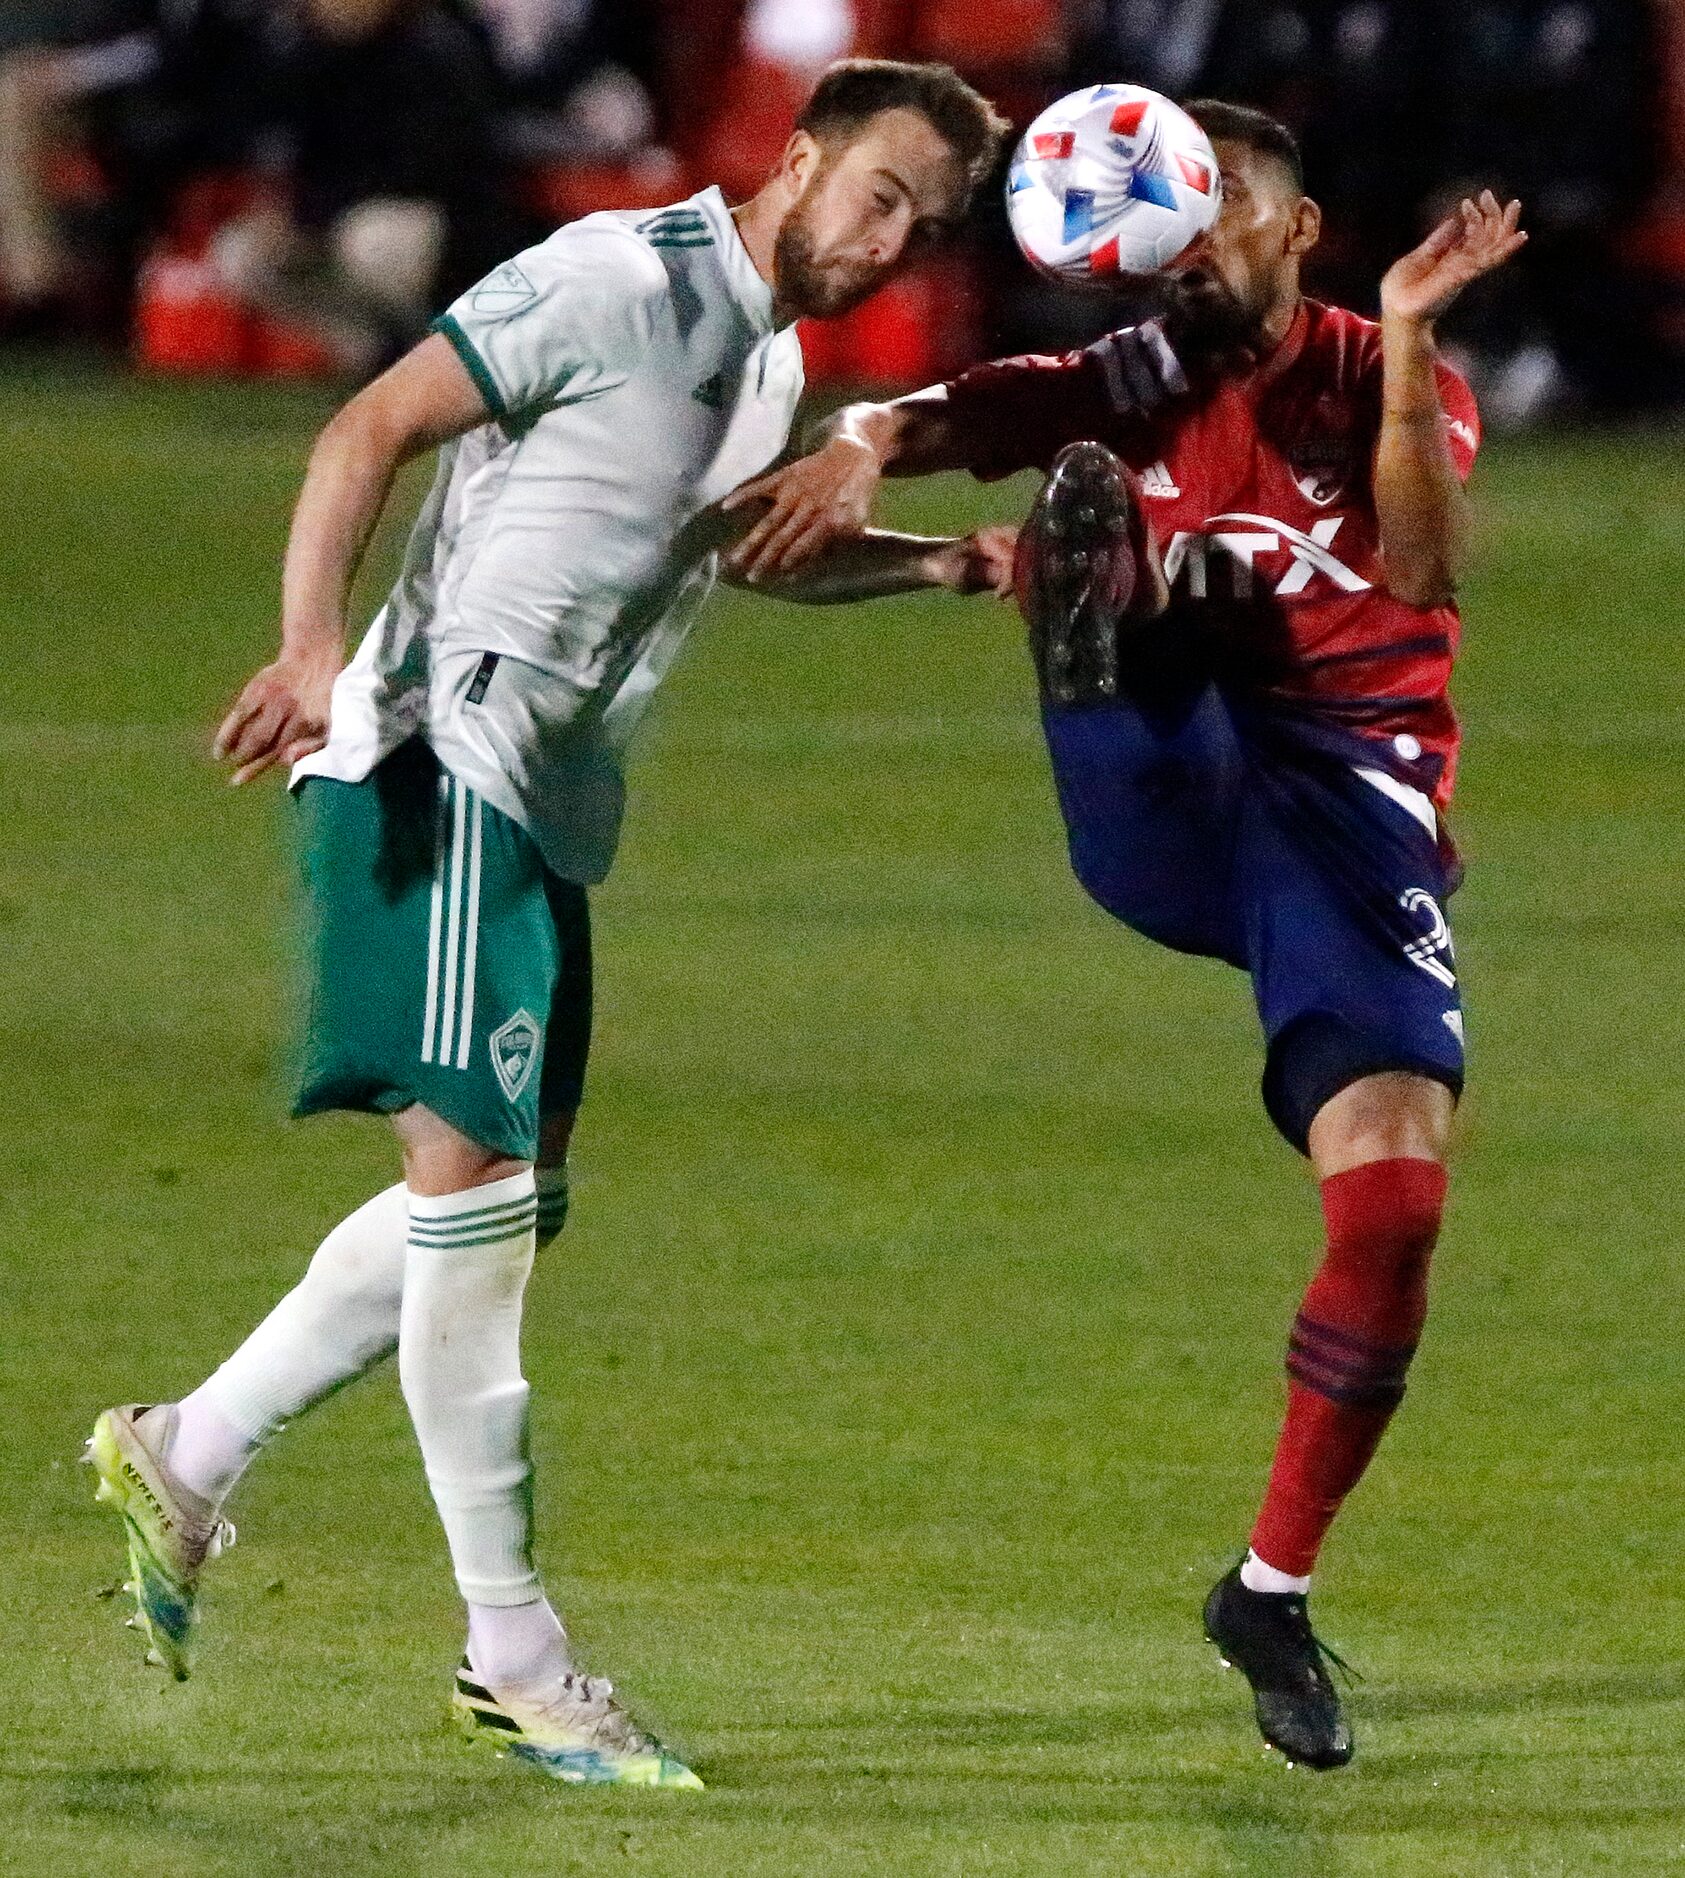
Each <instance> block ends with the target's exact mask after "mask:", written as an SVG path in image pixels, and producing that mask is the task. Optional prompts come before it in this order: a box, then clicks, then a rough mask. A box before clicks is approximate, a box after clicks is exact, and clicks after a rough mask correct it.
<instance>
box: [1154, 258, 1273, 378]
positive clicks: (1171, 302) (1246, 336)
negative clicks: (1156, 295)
mask: <svg viewBox="0 0 1685 1878" xmlns="http://www.w3.org/2000/svg"><path fill="white" fill-rule="evenodd" d="M1259 298H1260V299H1262V296H1259ZM1268 310H1269V309H1268V303H1267V301H1266V302H1264V303H1263V304H1260V305H1256V306H1254V305H1249V304H1248V302H1247V301H1246V300H1244V299H1242V298H1241V296H1240V295H1239V294H1237V293H1236V292H1235V291H1234V289H1233V288H1232V287H1230V286H1228V285H1227V283H1226V282H1224V281H1221V280H1218V279H1217V277H1216V276H1215V275H1213V274H1207V273H1203V272H1200V271H1197V270H1196V272H1195V273H1193V274H1191V275H1176V276H1174V277H1172V278H1171V279H1169V280H1167V281H1166V282H1165V283H1164V329H1165V333H1166V335H1167V336H1168V337H1169V339H1170V342H1171V344H1172V346H1174V348H1175V350H1176V355H1177V357H1178V358H1179V359H1181V360H1182V362H1183V363H1184V365H1192V364H1196V363H1199V364H1212V365H1225V364H1229V363H1236V364H1244V363H1245V362H1247V361H1248V360H1249V359H1250V360H1253V361H1255V360H1256V357H1257V354H1258V352H1259V350H1260V348H1261V346H1262V342H1263V332H1264V317H1265V314H1266V313H1267V312H1268Z"/></svg>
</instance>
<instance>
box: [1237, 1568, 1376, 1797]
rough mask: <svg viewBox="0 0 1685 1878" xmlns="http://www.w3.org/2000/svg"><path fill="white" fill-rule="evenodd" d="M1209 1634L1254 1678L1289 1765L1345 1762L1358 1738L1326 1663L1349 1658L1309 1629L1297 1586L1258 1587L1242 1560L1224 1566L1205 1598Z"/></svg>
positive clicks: (1263, 1713) (1261, 1717)
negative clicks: (1244, 1573) (1243, 1572)
mask: <svg viewBox="0 0 1685 1878" xmlns="http://www.w3.org/2000/svg"><path fill="white" fill-rule="evenodd" d="M1205 1635H1206V1639H1207V1641H1209V1642H1211V1643H1214V1644H1215V1645H1216V1646H1217V1653H1218V1655H1219V1656H1220V1657H1221V1658H1222V1659H1223V1667H1224V1668H1225V1669H1227V1668H1228V1667H1230V1665H1231V1664H1232V1665H1233V1666H1234V1667H1235V1668H1237V1669H1238V1670H1240V1672H1241V1674H1242V1675H1244V1676H1245V1678H1246V1680H1247V1681H1248V1682H1249V1683H1251V1685H1252V1698H1253V1706H1254V1708H1255V1709H1256V1711H1257V1715H1258V1732H1259V1733H1260V1734H1261V1735H1262V1736H1263V1737H1264V1740H1265V1742H1266V1743H1267V1744H1268V1745H1269V1746H1270V1747H1272V1748H1276V1749H1278V1750H1279V1751H1280V1752H1281V1753H1282V1754H1283V1755H1284V1756H1285V1757H1286V1759H1287V1761H1288V1762H1289V1764H1292V1763H1295V1762H1296V1763H1299V1764H1301V1765H1303V1766H1305V1767H1315V1768H1319V1769H1321V1768H1328V1767H1344V1766H1345V1764H1346V1762H1347V1761H1349V1760H1350V1759H1351V1757H1352V1752H1353V1747H1354V1744H1353V1741H1352V1732H1351V1729H1350V1728H1348V1727H1347V1726H1346V1718H1345V1716H1344V1715H1342V1714H1341V1713H1340V1698H1339V1696H1338V1694H1336V1692H1335V1689H1334V1684H1333V1682H1332V1680H1331V1679H1330V1677H1329V1674H1328V1668H1327V1665H1328V1664H1330V1663H1332V1664H1334V1665H1335V1666H1336V1667H1337V1668H1339V1669H1345V1668H1346V1665H1345V1663H1344V1662H1343V1661H1342V1660H1341V1659H1340V1658H1339V1657H1338V1656H1336V1655H1335V1653H1334V1652H1333V1651H1332V1650H1331V1649H1329V1647H1328V1646H1327V1644H1325V1643H1324V1642H1322V1641H1321V1639H1320V1638H1319V1637H1318V1636H1317V1634H1316V1632H1315V1631H1313V1630H1312V1629H1311V1620H1310V1613H1309V1612H1308V1611H1307V1610H1306V1608H1305V1600H1304V1598H1303V1597H1302V1596H1301V1595H1300V1594H1298V1593H1297V1592H1286V1593H1282V1592H1274V1591H1253V1590H1251V1589H1249V1588H1248V1587H1247V1586H1246V1585H1243V1584H1242V1583H1241V1581H1240V1567H1239V1566H1238V1565H1236V1566H1235V1568H1234V1569H1233V1571H1230V1572H1225V1573H1224V1575H1223V1576H1222V1577H1221V1578H1219V1579H1218V1580H1217V1583H1216V1584H1215V1585H1214V1586H1213V1587H1212V1591H1211V1595H1210V1597H1208V1598H1207V1599H1206V1600H1205Z"/></svg>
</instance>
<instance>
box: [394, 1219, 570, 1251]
mask: <svg viewBox="0 0 1685 1878" xmlns="http://www.w3.org/2000/svg"><path fill="white" fill-rule="evenodd" d="M537 1224H538V1215H537V1213H529V1214H528V1215H527V1216H526V1218H525V1219H518V1220H511V1221H509V1222H508V1223H507V1224H506V1225H502V1226H490V1227H488V1228H487V1229H486V1230H485V1231H484V1232H466V1233H457V1234H455V1235H452V1236H449V1237H443V1238H436V1239H418V1238H416V1236H415V1235H414V1234H413V1233H412V1234H411V1235H410V1239H409V1243H410V1244H411V1245H412V1246H414V1247H415V1248H416V1250H417V1251H419V1252H444V1251H450V1252H455V1251H459V1250H461V1249H462V1248H463V1247H465V1246H475V1245H496V1244H498V1242H499V1241H500V1240H504V1239H515V1238H518V1237H519V1236H520V1235H521V1234H522V1233H527V1232H531V1231H532V1230H533V1229H534V1228H535V1227H536V1226H537Z"/></svg>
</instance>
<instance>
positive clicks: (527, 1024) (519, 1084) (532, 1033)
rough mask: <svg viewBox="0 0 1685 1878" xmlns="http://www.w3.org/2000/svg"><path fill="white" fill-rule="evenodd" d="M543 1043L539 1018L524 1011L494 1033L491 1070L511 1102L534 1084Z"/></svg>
mask: <svg viewBox="0 0 1685 1878" xmlns="http://www.w3.org/2000/svg"><path fill="white" fill-rule="evenodd" d="M542 1041H543V1037H542V1033H541V1032H540V1030H539V1028H538V1020H537V1018H535V1017H534V1016H533V1015H532V1013H531V1012H530V1011H525V1010H522V1011H517V1012H516V1013H515V1015H514V1016H513V1017H511V1018H510V1019H509V1021H508V1022H507V1023H506V1024H499V1025H498V1027H497V1028H496V1030H494V1031H493V1032H492V1033H491V1066H492V1068H493V1070H495V1071H496V1073H497V1080H498V1081H499V1083H501V1084H502V1086H503V1093H504V1094H505V1095H506V1096H507V1097H508V1098H509V1100H510V1101H511V1102H518V1101H519V1100H520V1099H521V1091H522V1090H523V1089H524V1088H525V1087H526V1086H527V1084H528V1082H529V1081H531V1079H532V1069H533V1065H534V1064H535V1063H536V1062H537V1061H538V1046H539V1044H540V1043H541V1042H542Z"/></svg>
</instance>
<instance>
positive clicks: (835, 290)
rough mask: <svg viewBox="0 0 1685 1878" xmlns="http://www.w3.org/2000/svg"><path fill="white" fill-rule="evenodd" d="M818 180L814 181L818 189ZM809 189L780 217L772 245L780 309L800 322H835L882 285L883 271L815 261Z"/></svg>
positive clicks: (860, 264) (849, 263) (848, 263)
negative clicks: (832, 320)
mask: <svg viewBox="0 0 1685 1878" xmlns="http://www.w3.org/2000/svg"><path fill="white" fill-rule="evenodd" d="M818 180H819V178H818V177H815V178H814V182H815V183H816V182H817V181H818ZM813 187H814V183H809V184H808V186H807V188H806V189H805V190H803V191H802V194H801V197H800V198H799V200H798V201H797V202H796V203H795V204H794V206H793V207H792V208H791V209H790V212H789V213H788V214H787V215H786V216H785V217H784V221H783V224H782V226H781V227H780V228H779V230H778V239H777V241H776V242H775V243H774V244H773V252H772V265H773V278H774V280H775V281H776V282H777V294H778V303H779V305H780V307H782V308H783V309H785V310H786V311H787V312H788V313H789V314H790V315H792V316H794V317H799V318H803V319H820V320H823V319H835V318H836V316H837V315H838V314H839V313H847V312H848V311H849V310H850V308H852V307H857V306H858V305H859V304H860V302H861V301H862V300H865V299H867V298H868V297H869V296H870V295H871V294H873V293H874V292H875V291H876V290H877V289H878V288H879V287H880V286H881V285H882V284H883V278H884V270H883V269H882V268H877V267H872V266H870V265H868V264H866V263H864V262H857V261H829V262H826V261H819V260H816V259H815V244H814V239H813V226H812V214H811V210H810V207H809V197H810V196H811V195H812V193H813Z"/></svg>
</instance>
